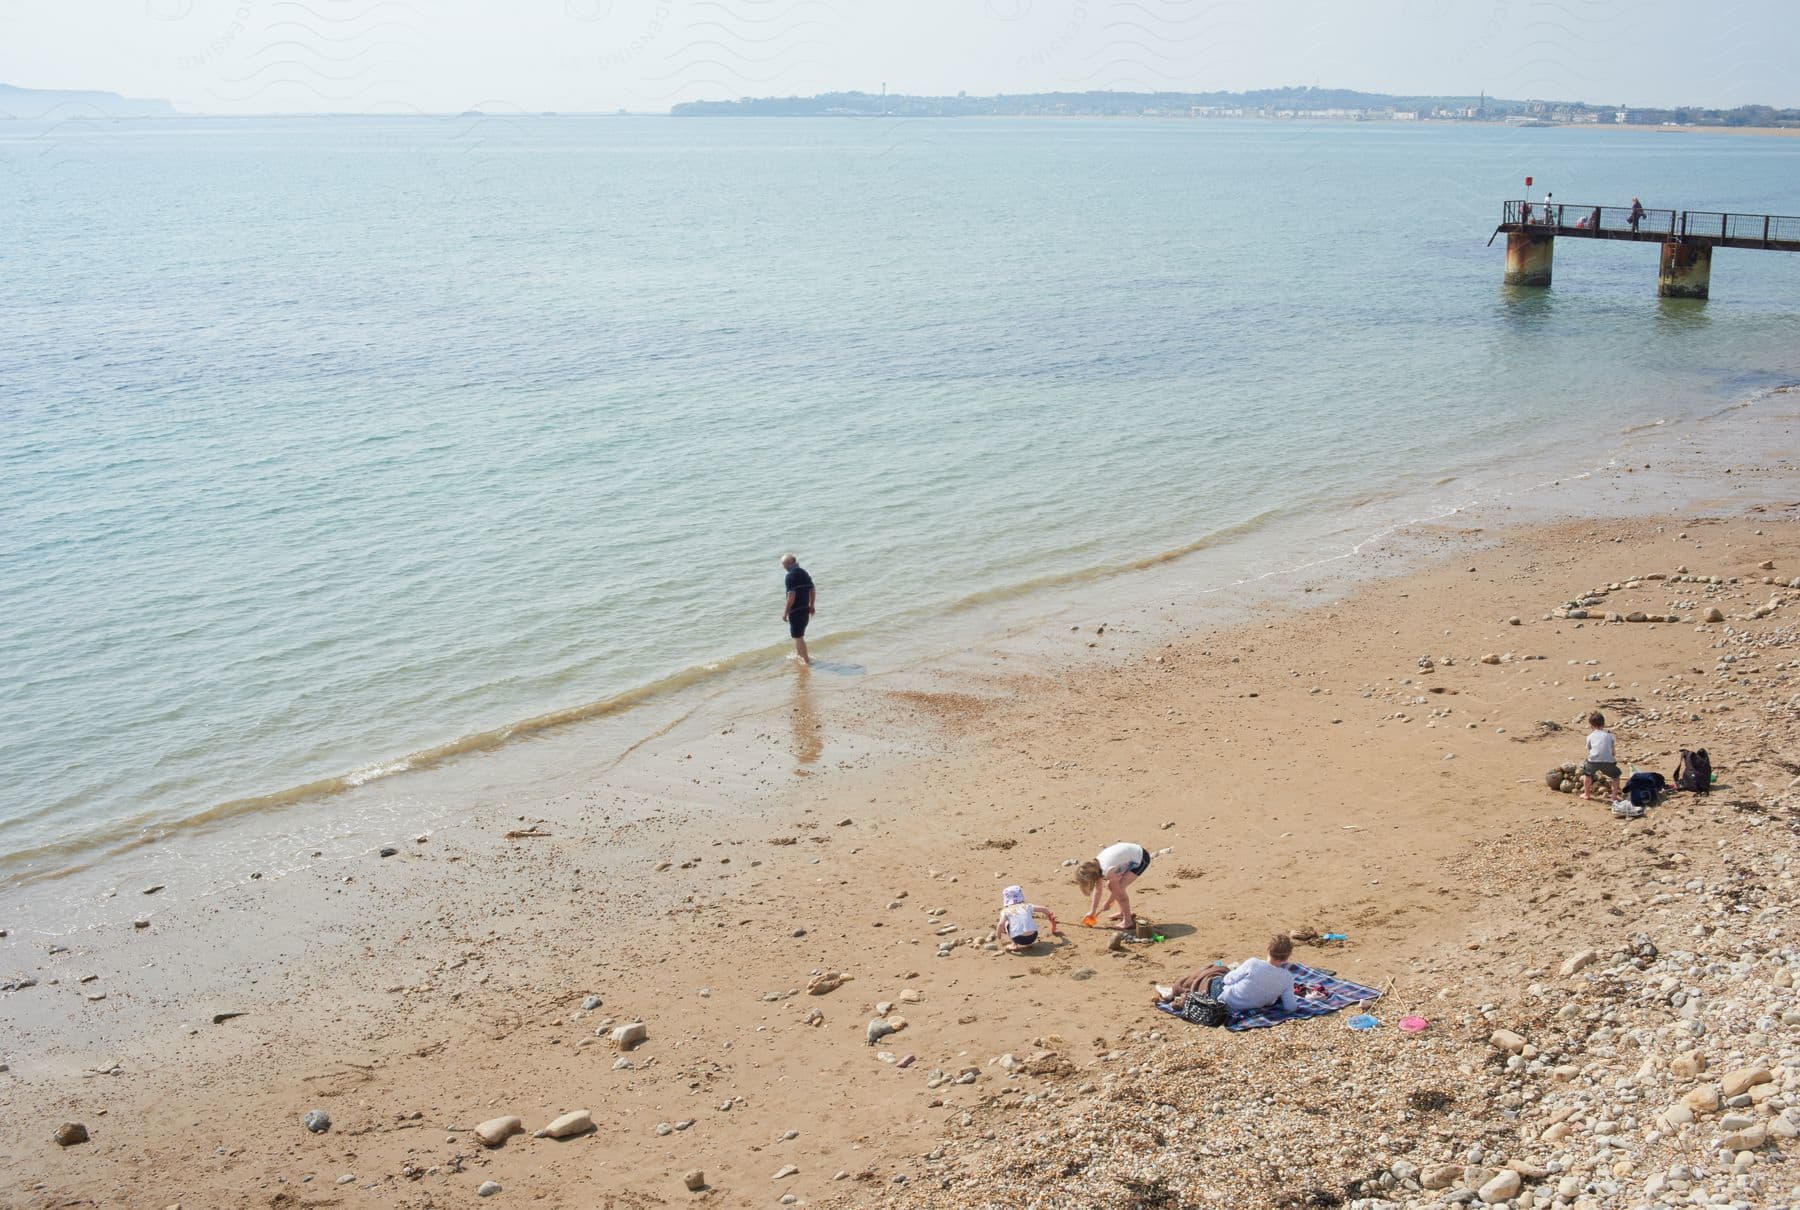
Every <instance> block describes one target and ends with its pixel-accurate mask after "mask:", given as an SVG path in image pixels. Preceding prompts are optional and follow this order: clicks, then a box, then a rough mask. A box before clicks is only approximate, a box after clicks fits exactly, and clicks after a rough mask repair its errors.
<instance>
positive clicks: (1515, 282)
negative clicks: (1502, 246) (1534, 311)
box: [1505, 231, 1556, 286]
mask: <svg viewBox="0 0 1800 1210" xmlns="http://www.w3.org/2000/svg"><path fill="white" fill-rule="evenodd" d="M1555 252H1556V237H1555V236H1554V235H1550V234H1547V233H1545V232H1540V231H1512V232H1508V233H1507V236H1506V279H1505V280H1506V284H1507V285H1509V286H1547V285H1549V284H1550V261H1551V258H1552V257H1553V256H1554V255H1555Z"/></svg>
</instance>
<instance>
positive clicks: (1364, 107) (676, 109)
mask: <svg viewBox="0 0 1800 1210" xmlns="http://www.w3.org/2000/svg"><path fill="white" fill-rule="evenodd" d="M1526 108H1527V103H1526V102H1524V101H1505V100H1500V99H1498V98H1496V97H1475V96H1466V97H1450V96H1443V97H1439V96H1395V95H1392V94H1388V93H1375V92H1357V91H1355V90H1354V89H1348V88H1259V89H1254V90H1252V91H1250V92H1033V93H1017V94H1013V95H1006V94H1001V95H999V96H992V97H971V96H969V95H967V94H966V93H959V94H957V95H956V96H954V97H915V96H904V95H898V94H896V95H890V96H886V97H882V96H877V95H875V94H873V93H866V92H832V93H823V94H821V95H819V96H816V97H743V98H740V99H739V100H736V101H687V102H683V103H682V104H679V105H676V106H673V107H672V108H671V109H670V111H669V112H670V113H672V114H674V115H675V116H676V117H723V116H731V115H741V116H755V117H815V116H851V117H861V116H873V115H878V114H885V115H887V116H888V117H965V116H967V117H974V116H981V115H999V116H1025V115H1056V114H1070V115H1088V116H1109V115H1121V116H1122V115H1138V114H1145V113H1184V114H1185V113H1187V112H1189V111H1190V110H1209V109H1215V110H1216V109H1230V110H1236V109H1243V110H1252V111H1262V110H1267V111H1272V112H1281V113H1303V112H1313V111H1325V110H1354V111H1359V112H1360V111H1369V110H1404V111H1406V112H1409V113H1411V112H1422V113H1426V114H1431V113H1436V112H1440V111H1466V112H1467V114H1468V116H1474V113H1475V111H1481V113H1482V116H1485V117H1489V118H1503V117H1506V116H1509V115H1512V114H1517V113H1523V112H1524V111H1525V110H1526Z"/></svg>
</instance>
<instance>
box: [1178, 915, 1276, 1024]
mask: <svg viewBox="0 0 1800 1210" xmlns="http://www.w3.org/2000/svg"><path fill="white" fill-rule="evenodd" d="M1293 956H1294V941H1293V938H1291V937H1289V936H1288V935H1287V934H1286V933H1277V934H1276V935H1275V936H1274V937H1272V938H1270V939H1269V959H1268V961H1267V962H1265V961H1263V960H1262V959H1261V958H1246V959H1244V960H1243V961H1242V962H1240V963H1238V964H1237V965H1236V966H1235V967H1232V968H1230V969H1227V968H1226V967H1224V966H1222V965H1220V964H1219V963H1217V962H1215V963H1213V964H1212V965H1211V966H1208V967H1203V968H1202V969H1200V970H1197V971H1195V972H1194V973H1193V974H1191V975H1188V976H1186V977H1185V978H1182V979H1178V980H1176V982H1175V986H1174V987H1172V988H1171V989H1170V994H1169V995H1167V996H1162V995H1159V996H1158V997H1157V998H1158V999H1159V1000H1167V1001H1168V1002H1169V1007H1171V1008H1173V1009H1175V1010H1176V1011H1180V1009H1181V1007H1182V1006H1183V1004H1184V1003H1186V1001H1187V998H1188V997H1189V996H1190V995H1193V994H1195V993H1201V994H1205V995H1210V996H1211V997H1212V998H1213V999H1215V1000H1217V1001H1218V1002H1219V1003H1220V1004H1223V1005H1224V1006H1225V1008H1226V1011H1228V1012H1230V1013H1231V1014H1232V1015H1234V1016H1235V1015H1237V1014H1238V1013H1247V1012H1249V1011H1251V1010H1252V1009H1257V1008H1265V1007H1267V1006H1268V1005H1271V1004H1277V1003H1279V1004H1280V1005H1281V1010H1282V1011H1283V1012H1290V1013H1291V1012H1293V1011H1294V1008H1295V1005H1296V1003H1297V1001H1296V1000H1295V998H1294V972H1293V971H1291V970H1289V969H1288V965H1287V961H1288V959H1289V958H1291V957H1293ZM1157 990H1158V992H1160V991H1161V990H1162V989H1161V988H1158V989H1157Z"/></svg>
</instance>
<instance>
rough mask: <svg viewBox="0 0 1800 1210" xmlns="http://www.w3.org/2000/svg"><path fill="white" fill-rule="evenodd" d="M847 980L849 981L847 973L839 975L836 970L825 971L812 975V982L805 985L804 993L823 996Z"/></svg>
mask: <svg viewBox="0 0 1800 1210" xmlns="http://www.w3.org/2000/svg"><path fill="white" fill-rule="evenodd" d="M848 982H850V976H849V975H840V974H838V973H837V972H836V971H826V972H825V973H824V974H822V975H815V976H813V979H812V982H810V983H808V984H807V985H806V994H807V995H809V996H823V995H826V994H827V993H829V992H834V991H836V990H837V989H838V988H840V987H842V986H844V984H846V983H848Z"/></svg>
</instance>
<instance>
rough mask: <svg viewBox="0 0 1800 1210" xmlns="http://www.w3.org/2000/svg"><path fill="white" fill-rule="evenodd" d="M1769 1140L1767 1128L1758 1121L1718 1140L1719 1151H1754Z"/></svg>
mask: <svg viewBox="0 0 1800 1210" xmlns="http://www.w3.org/2000/svg"><path fill="white" fill-rule="evenodd" d="M1768 1141H1769V1128H1768V1127H1767V1126H1764V1125H1762V1124H1761V1123H1760V1122H1759V1123H1758V1124H1756V1125H1755V1126H1747V1127H1745V1128H1744V1129H1743V1130H1734V1131H1732V1132H1731V1133H1730V1134H1727V1135H1725V1136H1724V1137H1722V1138H1721V1139H1720V1140H1719V1150H1720V1151H1755V1150H1756V1149H1757V1148H1758V1147H1761V1146H1762V1145H1763V1144H1764V1143H1766V1142H1768Z"/></svg>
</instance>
